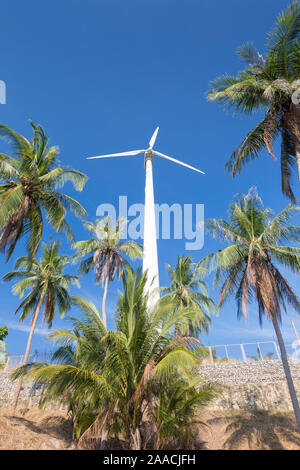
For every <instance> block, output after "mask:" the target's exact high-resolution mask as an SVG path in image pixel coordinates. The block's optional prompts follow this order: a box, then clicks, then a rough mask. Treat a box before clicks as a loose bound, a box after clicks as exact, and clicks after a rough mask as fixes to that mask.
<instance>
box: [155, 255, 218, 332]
mask: <svg viewBox="0 0 300 470" xmlns="http://www.w3.org/2000/svg"><path fill="white" fill-rule="evenodd" d="M167 269H168V273H169V277H170V281H171V283H170V286H169V287H162V288H161V291H162V292H163V293H164V297H163V299H165V300H167V301H168V302H173V304H174V307H175V309H176V310H177V309H182V308H186V307H189V308H190V309H195V311H197V313H198V315H197V323H196V324H194V325H193V324H191V325H189V326H188V328H187V331H185V332H182V331H181V332H180V333H181V334H187V335H188V336H189V335H192V336H198V334H199V333H200V332H201V331H205V332H206V333H207V332H208V329H209V327H210V324H211V319H210V317H209V315H208V314H209V313H216V312H217V306H216V304H215V302H214V301H213V300H212V299H211V298H210V297H209V295H208V289H207V285H206V283H205V282H204V281H203V280H202V279H201V276H202V275H203V273H202V272H201V269H200V268H199V267H197V266H196V265H195V264H194V263H193V261H192V258H191V257H190V256H181V257H178V258H177V264H176V266H175V269H172V267H171V266H170V265H169V264H168V265H167Z"/></svg>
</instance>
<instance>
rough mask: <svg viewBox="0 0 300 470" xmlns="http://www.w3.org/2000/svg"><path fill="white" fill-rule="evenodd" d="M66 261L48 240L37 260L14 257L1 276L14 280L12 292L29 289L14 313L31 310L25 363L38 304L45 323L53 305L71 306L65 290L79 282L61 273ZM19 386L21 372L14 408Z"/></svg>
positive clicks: (61, 308)
mask: <svg viewBox="0 0 300 470" xmlns="http://www.w3.org/2000/svg"><path fill="white" fill-rule="evenodd" d="M67 265H68V256H67V255H59V242H58V241H57V242H56V243H55V242H53V241H52V240H51V241H50V242H49V244H48V245H46V244H45V243H43V252H42V256H41V259H40V261H37V260H32V259H31V257H30V256H23V257H21V258H18V259H17V261H16V263H15V269H14V271H10V272H9V273H7V274H6V275H5V276H4V277H3V280H4V281H12V280H16V279H17V280H18V282H17V283H16V284H15V285H14V286H13V293H14V294H16V295H18V296H19V297H23V296H24V294H25V291H26V290H27V289H30V292H29V294H27V295H26V297H25V298H24V300H23V301H22V302H21V304H20V305H19V307H18V308H17V310H16V312H15V313H16V314H17V313H18V312H19V311H21V315H20V321H22V322H23V321H24V320H26V318H27V317H28V316H29V315H30V314H32V319H31V328H30V333H29V337H28V341H27V347H26V351H25V355H24V359H23V365H25V364H27V360H28V356H29V351H30V346H31V341H32V337H33V334H34V330H35V327H36V323H37V319H38V316H39V313H40V310H41V308H42V307H44V310H43V317H42V322H44V321H46V323H47V325H48V327H51V325H52V322H53V319H54V316H55V313H56V308H57V307H58V309H59V314H60V316H61V317H62V316H64V314H65V313H66V312H67V311H68V310H69V308H70V306H71V297H70V294H69V286H70V284H76V285H78V286H79V281H78V278H77V277H76V276H71V275H69V274H64V270H65V268H66V266H67ZM21 386H22V376H21V377H20V379H19V383H18V386H17V390H16V394H15V399H14V403H13V410H14V411H15V409H16V407H17V403H18V398H19V394H20V390H21Z"/></svg>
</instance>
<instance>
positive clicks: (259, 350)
mask: <svg viewBox="0 0 300 470" xmlns="http://www.w3.org/2000/svg"><path fill="white" fill-rule="evenodd" d="M256 344H257V349H258V352H259V355H260V360H261V361H263V360H264V358H263V355H262V353H261V349H260V346H259V343H256Z"/></svg>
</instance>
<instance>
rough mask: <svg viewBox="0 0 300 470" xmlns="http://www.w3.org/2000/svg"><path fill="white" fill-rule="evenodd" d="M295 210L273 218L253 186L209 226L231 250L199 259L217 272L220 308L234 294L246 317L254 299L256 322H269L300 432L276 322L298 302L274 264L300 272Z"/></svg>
mask: <svg viewBox="0 0 300 470" xmlns="http://www.w3.org/2000/svg"><path fill="white" fill-rule="evenodd" d="M298 210H299V208H298V207H296V206H293V205H291V204H290V205H288V206H287V207H286V208H285V209H283V210H282V211H281V212H280V213H279V214H278V215H277V216H276V217H273V216H272V213H271V211H270V209H266V208H264V207H263V204H262V201H261V199H260V198H259V197H258V195H257V192H256V189H255V188H251V190H250V191H249V193H248V194H247V195H246V196H241V197H240V198H239V199H237V201H236V202H234V203H233V204H231V205H230V209H229V221H228V222H227V221H225V220H223V219H212V220H210V221H208V222H207V228H208V230H209V232H210V233H211V235H212V236H213V237H219V238H220V239H221V240H222V242H225V243H228V244H229V246H228V247H226V248H224V249H221V250H219V251H217V252H216V253H212V254H209V255H208V256H206V257H205V258H204V259H203V260H202V261H201V266H203V267H204V268H205V269H208V271H212V270H214V271H215V280H214V281H215V283H221V290H220V299H219V305H220V307H222V306H223V304H224V302H225V301H226V300H227V299H228V298H229V297H230V296H235V299H236V302H237V314H238V317H240V316H241V315H242V314H243V315H244V317H246V316H247V305H248V303H249V302H251V301H252V300H256V302H257V305H258V315H259V322H260V324H261V325H262V319H263V315H264V314H265V315H266V316H267V318H268V319H269V320H271V322H272V323H273V326H274V330H275V333H276V336H277V340H278V344H279V348H280V352H281V359H282V365H283V368H284V372H285V376H286V380H287V384H288V388H289V392H290V396H291V400H292V403H293V407H294V412H295V416H296V420H297V426H298V429H299V431H300V410H299V403H298V399H297V396H296V392H295V387H294V384H293V380H292V376H291V372H290V367H289V363H288V360H287V353H286V349H285V345H284V342H283V338H282V334H281V330H280V327H279V323H280V321H281V312H282V309H283V310H286V307H287V305H288V306H290V307H291V308H292V309H293V310H294V311H296V312H297V313H300V300H299V299H298V297H297V296H296V294H295V293H294V291H293V290H292V288H291V286H290V285H289V283H288V282H287V280H286V279H285V278H284V277H283V275H282V274H281V273H280V271H279V269H278V267H277V264H279V265H281V266H283V267H284V268H285V269H290V270H291V271H292V272H294V273H297V274H300V248H298V247H294V246H290V245H289V242H297V243H299V240H300V227H296V226H290V225H289V221H290V219H291V217H292V215H293V213H294V212H295V211H298Z"/></svg>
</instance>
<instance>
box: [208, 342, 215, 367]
mask: <svg viewBox="0 0 300 470" xmlns="http://www.w3.org/2000/svg"><path fill="white" fill-rule="evenodd" d="M208 350H209V360H210V363H211V364H214V356H213V353H212V349H211V346H208Z"/></svg>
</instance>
